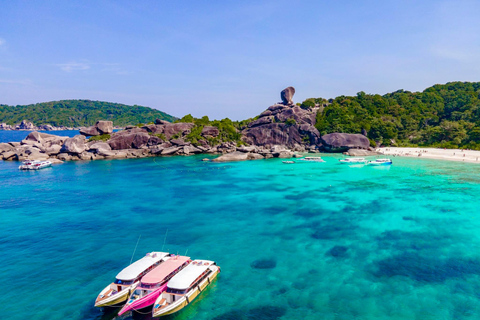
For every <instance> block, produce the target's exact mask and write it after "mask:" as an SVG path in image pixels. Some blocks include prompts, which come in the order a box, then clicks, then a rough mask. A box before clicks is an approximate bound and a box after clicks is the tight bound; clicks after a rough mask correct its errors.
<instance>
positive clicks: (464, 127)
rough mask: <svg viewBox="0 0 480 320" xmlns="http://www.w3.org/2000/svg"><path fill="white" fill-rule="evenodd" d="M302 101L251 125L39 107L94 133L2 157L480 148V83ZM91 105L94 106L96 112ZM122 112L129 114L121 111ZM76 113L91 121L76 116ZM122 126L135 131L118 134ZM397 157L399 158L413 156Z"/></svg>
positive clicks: (289, 99)
mask: <svg viewBox="0 0 480 320" xmlns="http://www.w3.org/2000/svg"><path fill="white" fill-rule="evenodd" d="M294 94H295V89H294V88H293V87H288V88H286V89H285V90H283V91H282V92H281V95H280V97H281V99H282V101H281V102H279V103H275V104H273V105H272V106H270V107H268V108H267V109H266V110H265V111H263V112H262V113H261V114H260V115H258V116H256V117H254V118H251V119H247V120H243V121H231V120H230V119H223V120H213V121H212V120H210V119H209V118H208V117H207V116H204V117H202V118H194V117H193V116H191V115H186V116H184V117H183V118H181V119H176V118H175V117H173V116H170V115H167V114H165V113H163V112H161V111H156V110H153V109H150V108H145V107H133V110H132V109H131V108H130V109H129V108H128V107H127V106H124V105H120V106H119V105H117V104H109V103H102V102H92V101H89V100H65V101H69V103H67V104H65V103H62V104H60V105H58V104H56V103H47V104H37V105H33V106H31V107H30V108H29V107H21V110H22V111H23V112H24V113H23V114H22V115H21V116H17V118H16V120H18V119H20V118H18V117H22V116H23V115H24V114H28V113H30V112H32V111H31V109H32V108H46V110H53V109H55V108H59V110H70V111H71V112H73V114H74V115H72V116H70V117H69V116H67V115H64V114H63V113H62V112H63V111H62V112H58V115H57V116H55V113H54V112H53V111H52V113H50V116H51V117H54V118H52V119H55V120H54V121H53V122H51V123H53V124H55V125H67V126H70V125H75V126H78V125H89V126H88V127H82V128H81V129H80V135H77V136H75V137H73V138H66V137H58V136H54V135H50V134H46V133H39V132H32V133H30V134H29V135H28V136H27V137H26V138H25V139H24V140H23V141H21V142H12V143H3V144H0V155H1V157H2V159H3V160H24V159H31V158H33V157H35V158H39V159H47V158H56V159H59V160H95V159H113V158H136V157H148V156H158V155H191V154H200V153H209V154H224V155H223V156H222V157H220V158H219V159H218V161H230V160H248V159H263V158H271V157H280V158H289V157H292V156H294V153H295V152H346V153H348V154H349V155H374V154H377V153H378V152H379V151H380V150H379V149H377V148H378V147H422V148H427V147H434V148H442V149H447V148H448V149H455V148H462V149H474V150H479V149H480V98H479V97H480V83H479V82H475V83H470V82H451V83H447V84H444V85H434V86H432V87H429V88H427V89H425V90H424V91H422V92H408V91H404V90H398V91H396V92H393V93H389V94H385V95H383V96H381V95H378V94H375V95H373V94H366V93H364V92H359V93H358V94H357V95H356V96H339V97H337V98H335V99H328V100H327V99H324V98H310V99H307V100H305V101H303V102H302V103H296V104H295V103H294V102H293V96H294ZM82 101H87V106H86V107H82V105H81V102H82ZM95 106H99V110H97V109H96V107H95ZM14 108H17V107H5V106H3V111H2V112H0V115H1V118H0V121H3V122H5V123H12V122H15V119H14V118H12V117H10V118H8V114H9V112H10V114H11V113H12V112H13V113H15V112H14V111H12V110H13V109H14ZM62 108H63V109H62ZM109 108H110V109H109ZM112 108H119V109H118V110H117V112H116V113H112V112H111V109H112ZM142 108H144V109H142ZM0 110H2V109H0ZM35 110H37V111H36V112H35V114H41V112H38V111H39V110H38V109H35ZM74 110H82V111H81V112H83V113H78V114H76V115H75V111H74ZM92 110H93V111H95V112H94V113H93V114H92ZM109 110H110V111H109ZM122 110H123V111H122ZM152 110H153V111H152ZM87 111H88V112H87ZM122 112H125V113H126V114H123V113H122ZM95 114H97V116H95ZM50 116H49V115H47V116H44V118H43V119H44V120H43V121H44V122H41V123H42V124H43V125H46V124H45V121H47V119H49V117H50ZM114 117H116V118H114ZM132 117H133V118H132ZM28 119H29V120H32V119H33V118H28ZM35 119H38V118H35ZM60 119H61V120H60ZM100 119H102V120H100ZM109 119H114V120H109ZM139 119H141V121H140V120H139ZM97 120H100V121H97ZM32 121H33V120H32ZM93 123H95V124H94V125H91V124H93ZM114 124H115V125H116V126H119V125H122V126H124V127H125V128H124V130H121V131H118V132H113V125H114ZM397 151H398V152H396V153H391V154H398V155H405V154H401V153H400V151H399V150H397ZM415 155H416V156H417V154H415ZM464 157H465V155H464Z"/></svg>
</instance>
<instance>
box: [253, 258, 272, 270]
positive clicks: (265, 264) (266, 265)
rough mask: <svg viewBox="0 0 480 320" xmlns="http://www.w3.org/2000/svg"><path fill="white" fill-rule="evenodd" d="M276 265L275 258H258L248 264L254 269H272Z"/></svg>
mask: <svg viewBox="0 0 480 320" xmlns="http://www.w3.org/2000/svg"><path fill="white" fill-rule="evenodd" d="M276 266H277V261H275V259H258V260H255V261H253V262H252V263H251V264H250V267H252V268H254V269H273V268H275V267H276Z"/></svg>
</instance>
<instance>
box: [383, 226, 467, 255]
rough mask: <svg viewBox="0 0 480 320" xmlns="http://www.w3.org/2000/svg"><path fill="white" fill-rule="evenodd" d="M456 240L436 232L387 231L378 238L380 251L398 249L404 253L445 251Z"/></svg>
mask: <svg viewBox="0 0 480 320" xmlns="http://www.w3.org/2000/svg"><path fill="white" fill-rule="evenodd" d="M456 240H460V239H452V236H451V235H450V234H448V233H438V232H437V233H435V232H405V231H401V230H387V231H385V232H382V234H381V235H380V236H378V237H377V245H378V248H379V249H388V250H391V249H397V250H400V251H402V252H404V251H411V250H415V251H418V250H429V251H430V252H431V250H440V251H441V250H443V249H444V248H446V247H448V246H451V245H452V243H455V242H456Z"/></svg>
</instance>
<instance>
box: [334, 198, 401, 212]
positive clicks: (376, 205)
mask: <svg viewBox="0 0 480 320" xmlns="http://www.w3.org/2000/svg"><path fill="white" fill-rule="evenodd" d="M386 207H388V208H391V207H392V205H390V204H389V205H386V202H385V201H382V200H373V201H370V202H367V203H362V204H352V203H350V205H347V206H345V207H344V208H343V212H344V213H347V214H376V213H379V212H380V213H381V212H382V211H383V210H385V209H382V208H386ZM389 210H390V209H389Z"/></svg>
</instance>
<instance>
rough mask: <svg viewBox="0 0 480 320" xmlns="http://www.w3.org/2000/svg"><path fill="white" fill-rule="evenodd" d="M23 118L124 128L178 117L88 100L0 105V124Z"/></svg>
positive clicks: (40, 123)
mask: <svg viewBox="0 0 480 320" xmlns="http://www.w3.org/2000/svg"><path fill="white" fill-rule="evenodd" d="M24 119H25V120H28V121H31V122H33V123H34V124H35V125H37V126H39V125H42V124H51V125H53V126H66V127H80V126H91V125H94V124H95V122H96V121H97V120H111V121H113V124H114V125H115V126H125V125H129V124H137V123H146V122H151V121H153V120H155V119H162V120H167V121H175V120H176V119H177V118H175V117H174V116H171V115H169V114H166V113H165V112H162V111H159V110H156V109H152V108H148V107H141V106H137V105H134V106H127V105H124V104H119V103H111V102H103V101H91V100H62V101H52V102H44V103H36V104H31V105H27V106H7V105H0V123H1V122H5V123H7V124H10V125H14V124H18V123H20V122H21V121H22V120H24Z"/></svg>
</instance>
